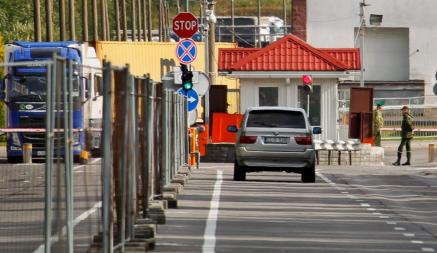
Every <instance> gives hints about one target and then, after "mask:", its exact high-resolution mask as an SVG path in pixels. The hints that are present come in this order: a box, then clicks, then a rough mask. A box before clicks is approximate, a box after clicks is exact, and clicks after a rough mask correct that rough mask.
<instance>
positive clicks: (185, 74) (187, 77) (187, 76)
mask: <svg viewBox="0 0 437 253" xmlns="http://www.w3.org/2000/svg"><path fill="white" fill-rule="evenodd" d="M181 71H182V77H181V79H182V89H183V90H184V91H186V92H187V91H189V90H191V89H193V72H191V71H190V70H188V68H187V65H185V64H181Z"/></svg>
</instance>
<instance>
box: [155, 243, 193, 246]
mask: <svg viewBox="0 0 437 253" xmlns="http://www.w3.org/2000/svg"><path fill="white" fill-rule="evenodd" d="M156 246H177V247H180V246H187V245H184V244H181V243H170V242H160V243H156Z"/></svg>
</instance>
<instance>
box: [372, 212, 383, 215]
mask: <svg viewBox="0 0 437 253" xmlns="http://www.w3.org/2000/svg"><path fill="white" fill-rule="evenodd" d="M372 214H374V215H382V213H379V212H373V213H372Z"/></svg>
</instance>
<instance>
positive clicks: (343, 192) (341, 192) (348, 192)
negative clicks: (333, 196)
mask: <svg viewBox="0 0 437 253" xmlns="http://www.w3.org/2000/svg"><path fill="white" fill-rule="evenodd" d="M341 193H344V194H348V193H349V192H341Z"/></svg>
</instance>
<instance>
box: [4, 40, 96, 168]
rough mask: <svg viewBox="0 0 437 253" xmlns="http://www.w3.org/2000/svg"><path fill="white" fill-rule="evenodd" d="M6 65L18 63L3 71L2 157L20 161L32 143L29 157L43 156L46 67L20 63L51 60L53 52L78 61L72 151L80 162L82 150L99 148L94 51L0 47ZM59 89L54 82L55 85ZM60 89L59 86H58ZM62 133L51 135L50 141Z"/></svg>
mask: <svg viewBox="0 0 437 253" xmlns="http://www.w3.org/2000/svg"><path fill="white" fill-rule="evenodd" d="M5 49H6V50H5V63H6V64H8V63H20V62H22V63H23V65H19V66H7V65H6V67H5V74H6V75H5V77H4V78H3V81H2V95H1V98H2V99H3V101H4V102H5V104H6V106H7V111H6V127H5V128H4V129H2V131H3V132H4V133H6V134H7V148H6V151H7V159H8V162H9V163H17V162H21V161H22V157H23V144H24V143H30V144H32V157H35V158H38V157H41V158H43V157H45V147H46V143H45V131H44V129H45V116H46V91H47V87H46V85H47V72H48V71H47V67H44V65H41V66H33V65H26V64H25V62H33V63H34V62H37V61H45V60H50V59H51V58H52V56H53V53H56V54H57V55H58V56H60V57H63V58H65V59H70V60H72V61H74V62H75V63H77V65H76V66H77V69H75V73H74V75H73V76H74V80H73V90H74V91H73V129H74V133H73V137H74V140H73V152H74V159H75V160H79V158H80V155H81V153H82V152H83V151H85V150H87V151H96V152H98V150H99V148H100V136H101V134H100V131H99V129H100V128H101V119H102V98H101V96H99V87H101V86H100V84H99V83H100V82H101V69H100V67H101V64H100V61H99V60H98V59H97V56H96V52H95V50H94V48H92V47H89V46H88V45H87V44H81V43H78V42H75V41H62V42H14V43H12V44H7V45H6V47H5ZM56 85H58V84H56ZM59 85H60V84H59ZM61 136H62V135H61V134H59V135H55V137H56V138H55V142H56V141H61V139H62V137H61Z"/></svg>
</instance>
